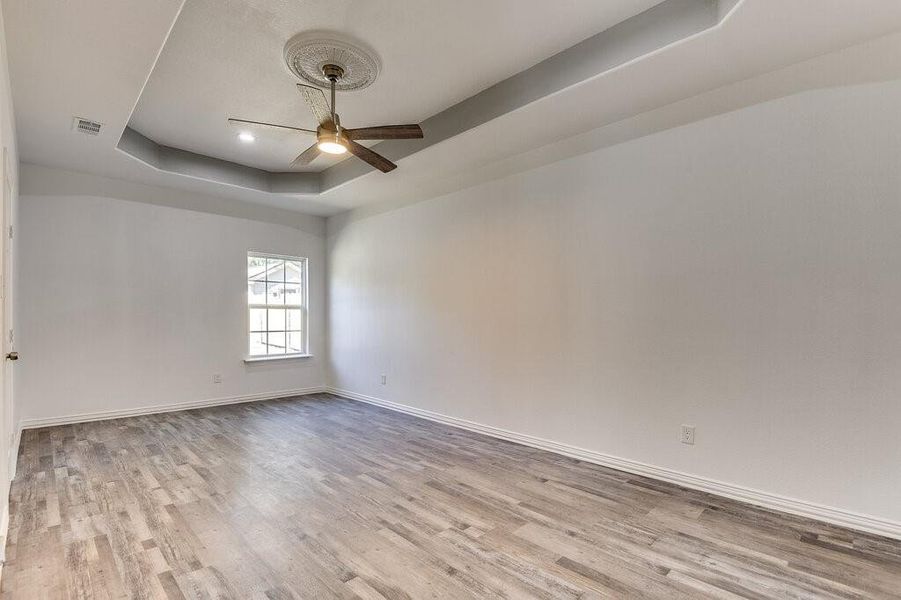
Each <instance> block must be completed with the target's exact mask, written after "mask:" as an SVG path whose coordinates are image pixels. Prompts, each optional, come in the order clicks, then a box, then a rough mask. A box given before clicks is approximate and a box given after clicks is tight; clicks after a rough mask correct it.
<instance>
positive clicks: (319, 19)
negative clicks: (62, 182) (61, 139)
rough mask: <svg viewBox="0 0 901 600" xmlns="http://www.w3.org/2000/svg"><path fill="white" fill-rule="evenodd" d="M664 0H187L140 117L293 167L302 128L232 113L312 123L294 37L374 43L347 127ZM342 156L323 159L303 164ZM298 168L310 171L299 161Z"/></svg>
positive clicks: (218, 148)
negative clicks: (371, 80)
mask: <svg viewBox="0 0 901 600" xmlns="http://www.w3.org/2000/svg"><path fill="white" fill-rule="evenodd" d="M659 2H660V0H606V1H605V2H597V0H563V1H560V2H523V1H522V0H492V1H491V2H485V1H484V0H456V1H454V2H445V1H441V2H423V1H422V0H309V1H305V2H288V1H285V0H252V1H249V2H248V1H241V0H187V2H186V3H185V5H184V7H183V9H182V11H181V14H180V15H179V17H178V20H177V21H176V23H175V26H174V27H173V29H172V32H171V34H170V36H169V39H168V40H167V42H166V45H165V47H164V48H163V50H162V53H161V54H160V58H159V60H158V61H157V64H156V67H155V68H154V70H153V73H152V74H151V76H150V79H149V80H148V82H147V85H146V87H145V88H144V91H143V92H142V94H141V98H140V100H139V102H138V105H137V107H136V109H135V112H134V114H133V115H132V119H131V123H130V126H131V127H132V128H133V129H135V130H136V131H138V132H140V133H141V134H143V135H144V136H146V137H148V138H150V139H152V140H153V141H155V142H157V143H158V144H161V145H165V146H172V147H176V148H181V149H184V150H190V151H192V152H196V153H198V154H204V155H207V156H213V157H216V158H221V159H225V160H228V161H232V162H236V163H239V164H243V165H247V166H252V167H257V168H261V169H265V170H268V171H283V170H287V166H288V164H289V163H290V162H291V161H292V160H293V159H294V157H295V156H296V155H297V154H298V153H299V151H300V150H302V149H303V148H305V147H306V146H308V145H309V144H310V139H309V138H307V137H305V136H303V135H302V134H294V133H285V134H280V133H267V134H265V135H263V134H258V135H257V141H256V142H254V143H252V144H244V143H241V142H239V141H238V140H237V137H236V134H237V133H238V131H236V130H235V129H233V128H229V127H227V126H226V118H227V117H229V116H237V117H242V118H247V119H253V120H260V121H268V122H275V123H285V124H290V125H295V126H300V127H314V125H315V124H314V121H313V119H312V117H311V115H310V114H309V111H308V110H307V109H306V107H305V105H304V104H303V102H302V100H301V98H300V95H299V94H298V93H297V91H296V90H295V89H294V83H296V82H297V79H296V78H295V77H294V76H293V75H291V74H290V72H289V71H288V69H287V67H286V66H285V62H284V58H283V49H284V45H285V42H286V41H287V40H288V39H289V38H291V37H292V36H293V35H294V34H296V33H298V32H301V31H311V30H312V31H323V32H326V34H327V35H328V34H329V33H331V35H334V36H337V37H339V38H342V39H346V40H347V41H351V42H357V43H359V44H361V45H362V46H364V47H368V48H370V49H372V50H373V51H374V52H375V53H376V55H377V56H378V57H379V58H380V59H381V63H382V70H381V74H380V76H379V79H378V81H376V83H375V84H373V85H372V86H371V87H369V88H367V89H365V90H362V91H359V92H349V93H345V94H339V97H338V110H339V112H340V113H341V116H342V121H343V123H344V125H345V126H347V127H358V126H363V125H375V124H390V123H409V122H419V121H421V120H423V119H425V118H427V117H429V116H431V115H433V114H435V113H437V112H440V111H441V110H443V109H445V108H447V107H449V106H451V105H453V104H456V103H457V102H459V101H461V100H463V99H465V98H468V97H469V96H472V95H473V94H475V93H477V92H479V91H480V90H482V89H484V88H486V87H488V86H490V85H492V84H494V83H497V82H498V81H500V80H503V79H506V78H507V77H509V76H511V75H513V74H515V73H517V72H519V71H522V70H523V69H526V68H528V67H530V66H532V65H533V64H535V63H537V62H540V61H541V60H544V59H545V58H548V57H549V56H552V55H554V54H556V53H557V52H559V51H561V50H564V49H565V48H568V47H570V46H572V45H573V44H576V43H577V42H579V41H581V40H583V39H585V38H587V37H589V36H591V35H593V34H596V33H598V32H600V31H603V30H605V29H607V28H608V27H610V26H612V25H614V24H616V23H618V22H620V21H622V20H624V19H626V18H628V17H630V16H633V15H634V14H637V13H639V12H642V11H643V10H645V9H647V8H649V7H651V6H653V5H655V4H658V3H659ZM336 161H337V159H335V158H330V157H322V158H319V159H317V160H316V161H315V162H314V163H313V164H312V165H310V166H309V167H305V168H304V170H313V171H319V170H322V169H324V168H326V167H328V166H330V165H332V164H334V163H335V162H336ZM298 170H300V169H298Z"/></svg>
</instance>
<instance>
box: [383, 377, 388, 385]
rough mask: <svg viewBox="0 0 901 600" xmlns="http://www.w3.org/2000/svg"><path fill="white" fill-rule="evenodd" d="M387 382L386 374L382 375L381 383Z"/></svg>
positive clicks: (385, 383)
mask: <svg viewBox="0 0 901 600" xmlns="http://www.w3.org/2000/svg"><path fill="white" fill-rule="evenodd" d="M387 384H388V376H387V375H382V385H387Z"/></svg>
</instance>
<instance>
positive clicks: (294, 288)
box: [282, 283, 303, 304]
mask: <svg viewBox="0 0 901 600" xmlns="http://www.w3.org/2000/svg"><path fill="white" fill-rule="evenodd" d="M282 295H283V296H284V298H285V304H301V303H303V296H302V295H301V293H300V284H299V283H286V284H284V288H283V290H282Z"/></svg>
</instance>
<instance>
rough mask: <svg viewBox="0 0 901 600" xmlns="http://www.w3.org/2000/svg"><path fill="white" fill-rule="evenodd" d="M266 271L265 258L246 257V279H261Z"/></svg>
mask: <svg viewBox="0 0 901 600" xmlns="http://www.w3.org/2000/svg"><path fill="white" fill-rule="evenodd" d="M265 271H266V259H265V258H260V257H258V256H248V257H247V279H263V277H262V275H263V274H264V272H265Z"/></svg>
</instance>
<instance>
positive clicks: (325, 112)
mask: <svg viewBox="0 0 901 600" xmlns="http://www.w3.org/2000/svg"><path fill="white" fill-rule="evenodd" d="M297 89H298V90H299V91H300V95H301V96H303V99H304V100H305V101H306V103H307V105H308V106H309V107H310V110H311V111H313V116H314V117H315V118H316V122H317V123H319V124H320V125H322V126H325V125H327V124H330V123H331V122H332V110H331V109H330V108H329V106H328V101H327V100H326V99H325V94H324V93H323V92H322V90H320V89H319V88H316V87H312V86H309V85H304V84H302V83H298V84H297Z"/></svg>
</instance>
